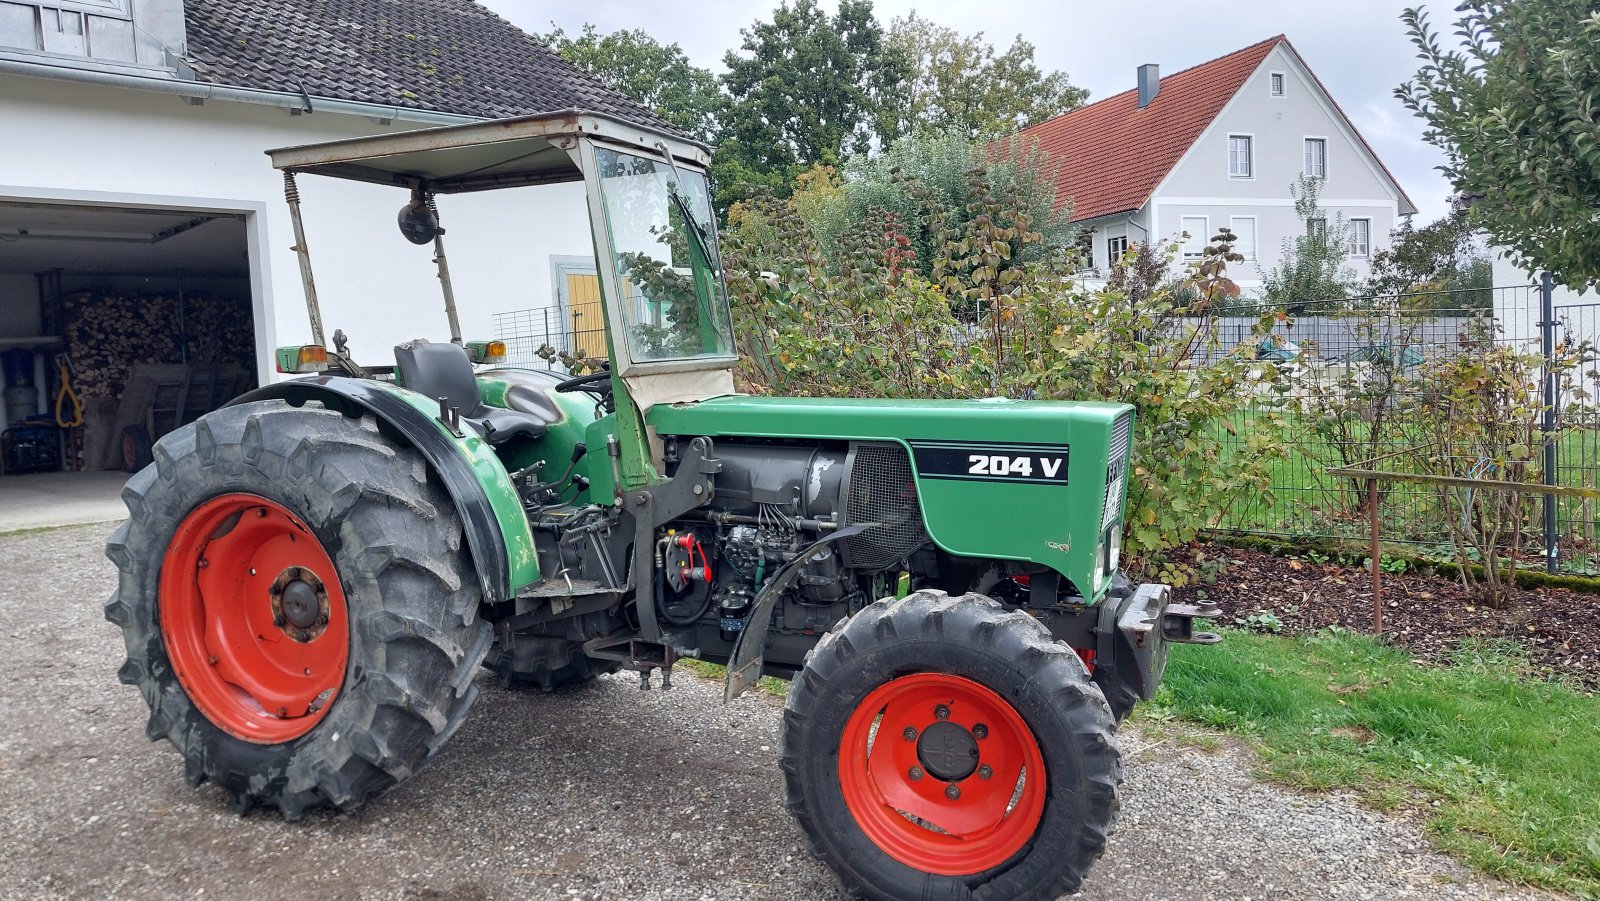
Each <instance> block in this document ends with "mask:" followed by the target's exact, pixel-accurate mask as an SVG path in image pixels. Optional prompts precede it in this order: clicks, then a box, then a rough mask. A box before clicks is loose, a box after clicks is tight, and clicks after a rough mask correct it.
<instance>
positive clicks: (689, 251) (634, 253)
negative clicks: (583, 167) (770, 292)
mask: <svg viewBox="0 0 1600 901" xmlns="http://www.w3.org/2000/svg"><path fill="white" fill-rule="evenodd" d="M595 157H596V160H597V161H598V163H599V169H600V194H601V197H602V198H603V199H604V202H605V211H606V226H607V232H608V233H609V234H610V238H611V248H610V249H611V265H612V266H613V267H615V270H616V275H617V284H618V286H619V287H620V288H621V294H622V297H621V303H620V306H621V309H622V317H623V332H624V334H625V335H626V336H627V341H628V358H629V359H631V360H633V361H634V362H650V361H657V360H686V359H693V358H696V357H729V356H732V355H733V353H734V350H733V327H732V324H731V322H730V319H729V315H728V296H727V292H726V290H725V289H724V288H723V285H722V271H721V266H720V265H719V263H720V261H719V260H718V259H717V256H716V253H717V251H716V232H715V230H714V226H713V224H712V220H711V196H710V191H709V189H708V188H707V186H706V177H705V175H704V174H702V173H700V172H698V171H694V170H686V169H678V170H674V169H673V167H672V166H669V165H668V164H667V163H666V162H665V161H661V160H656V159H652V158H650V157H644V156H637V155H635V154H631V153H623V152H621V151H617V150H610V149H607V148H604V147H596V148H595Z"/></svg>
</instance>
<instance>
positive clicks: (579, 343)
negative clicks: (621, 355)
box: [567, 273, 606, 360]
mask: <svg viewBox="0 0 1600 901" xmlns="http://www.w3.org/2000/svg"><path fill="white" fill-rule="evenodd" d="M567 311H568V316H569V321H568V323H567V326H568V328H569V329H570V330H571V335H572V340H571V341H570V342H568V345H567V346H568V347H569V348H570V349H571V353H572V354H573V355H574V356H577V354H578V351H583V355H584V356H586V357H589V358H590V359H594V360H604V359H605V358H606V314H605V310H604V308H603V307H602V306H601V301H600V276H598V275H594V274H593V273H568V274H567Z"/></svg>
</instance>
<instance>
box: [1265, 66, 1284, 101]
mask: <svg viewBox="0 0 1600 901" xmlns="http://www.w3.org/2000/svg"><path fill="white" fill-rule="evenodd" d="M1288 94H1289V74H1288V73H1287V72H1268V73H1267V96H1269V97H1276V98H1278V99H1280V100H1281V99H1283V98H1284V97H1286V96H1288Z"/></svg>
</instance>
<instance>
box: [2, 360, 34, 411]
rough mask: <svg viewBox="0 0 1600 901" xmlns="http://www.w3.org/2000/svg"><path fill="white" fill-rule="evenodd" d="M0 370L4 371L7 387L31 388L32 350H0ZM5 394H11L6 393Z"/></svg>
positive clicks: (8, 395)
mask: <svg viewBox="0 0 1600 901" xmlns="http://www.w3.org/2000/svg"><path fill="white" fill-rule="evenodd" d="M0 370H4V371H5V376H6V387H7V388H32V387H33V351H31V350H28V349H27V348H25V347H13V348H12V349H10V350H4V351H0ZM6 396H7V397H10V396H11V395H10V394H9V393H8V394H7V395H6ZM8 403H9V402H8ZM28 415H30V416H31V415H33V414H32V413H29V414H28Z"/></svg>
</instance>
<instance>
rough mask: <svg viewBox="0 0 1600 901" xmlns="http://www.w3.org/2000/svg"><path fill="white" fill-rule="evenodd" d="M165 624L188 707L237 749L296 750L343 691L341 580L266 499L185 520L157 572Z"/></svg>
mask: <svg viewBox="0 0 1600 901" xmlns="http://www.w3.org/2000/svg"><path fill="white" fill-rule="evenodd" d="M159 618H160V624H161V639H162V641H163V642H165V644H166V648H167V657H168V658H169V659H170V660H171V661H172V668H173V670H174V672H175V673H176V674H177V676H178V681H179V683H180V684H181V685H182V686H183V689H184V691H185V692H186V693H187V694H188V695H189V699H190V700H191V701H193V702H194V704H195V706H196V707H198V708H199V709H200V712H201V713H203V714H204V715H205V717H206V719H208V720H210V721H211V722H212V723H213V724H214V725H216V727H217V728H219V729H221V730H223V731H224V732H227V733H228V734H229V735H232V736H234V737H235V738H241V739H244V740H246V741H251V742H257V743H260V744H276V743H278V742H284V741H289V740H291V739H294V738H298V737H300V736H302V735H304V734H306V733H307V732H309V731H311V729H312V727H314V726H315V725H316V724H317V723H318V722H320V721H321V720H322V718H323V717H324V716H326V715H327V713H328V709H329V707H331V706H332V704H333V701H334V699H335V698H336V697H337V696H338V693H339V687H340V686H341V685H343V684H344V673H345V663H346V661H347V660H348V658H349V653H350V619H349V611H348V610H347V608H346V605H345V597H344V589H343V588H342V587H341V586H340V584H339V574H338V570H336V569H335V568H334V565H333V559H332V558H331V557H329V556H328V552H327V551H326V550H324V549H323V547H322V544H321V542H319V541H317V539H316V536H315V535H313V534H312V533H311V530H310V529H308V528H307V527H306V525H305V523H304V522H303V521H302V520H301V519H300V518H299V517H297V516H295V515H294V514H293V513H290V512H289V511H288V510H287V509H285V508H284V507H283V505H281V504H278V503H276V502H275V501H270V500H267V499H266V498H264V497H260V496H258V495H254V494H242V493H241V494H224V495H222V496H220V497H215V498H212V499H211V500H209V501H206V502H205V503H203V504H201V505H200V506H198V507H196V508H195V509H194V510H192V511H190V512H189V515H188V516H186V517H184V519H183V522H182V523H180V524H179V525H178V530H177V531H176V532H175V533H174V534H173V536H172V542H171V544H169V545H168V546H167V556H166V559H165V560H164V561H163V563H162V566H161V583H160V604H159Z"/></svg>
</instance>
